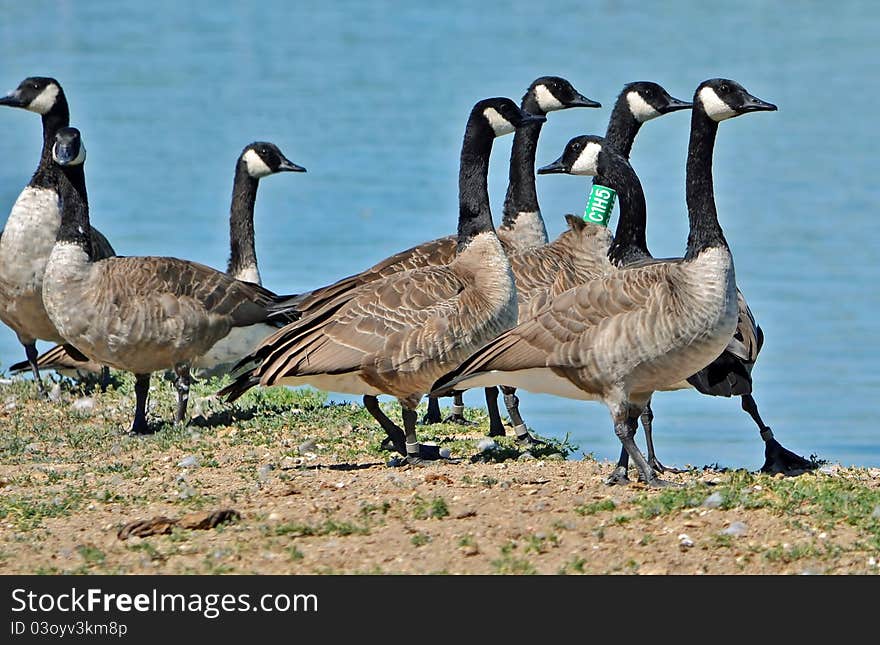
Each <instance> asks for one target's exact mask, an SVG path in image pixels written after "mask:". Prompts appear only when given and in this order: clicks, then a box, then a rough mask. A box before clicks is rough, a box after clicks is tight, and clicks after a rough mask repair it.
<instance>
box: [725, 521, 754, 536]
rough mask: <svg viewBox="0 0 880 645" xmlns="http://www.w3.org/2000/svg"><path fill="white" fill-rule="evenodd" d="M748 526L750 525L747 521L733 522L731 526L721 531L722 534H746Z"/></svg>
mask: <svg viewBox="0 0 880 645" xmlns="http://www.w3.org/2000/svg"><path fill="white" fill-rule="evenodd" d="M748 528H749V527H748V526H746V524H745V522H731V523H730V526H728V527H727V528H726V529H724V530H723V531H721V535H733V536H740V535H743V534H745V532H746V531H747V530H748Z"/></svg>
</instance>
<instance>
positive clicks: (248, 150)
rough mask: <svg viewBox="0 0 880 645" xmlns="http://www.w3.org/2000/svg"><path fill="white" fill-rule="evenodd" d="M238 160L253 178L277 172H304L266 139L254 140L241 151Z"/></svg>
mask: <svg viewBox="0 0 880 645" xmlns="http://www.w3.org/2000/svg"><path fill="white" fill-rule="evenodd" d="M238 162H239V163H240V164H243V165H244V168H245V170H246V171H247V173H248V174H249V175H250V176H251V177H253V178H254V179H260V178H261V177H267V176H268V175H273V174H275V173H277V172H305V171H306V169H305V168H303V167H302V166H298V165H297V164H295V163H293V162H292V161H291V160H290V159H288V158H287V157H285V156H284V154H283V153H282V152H281V150H279V148H278V146H276V145H275V144H274V143H269V142H268V141H255V142H254V143H251V144H249V145H247V146H245V148H244V150H242V151H241V155H240V156H239V158H238Z"/></svg>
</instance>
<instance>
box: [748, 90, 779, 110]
mask: <svg viewBox="0 0 880 645" xmlns="http://www.w3.org/2000/svg"><path fill="white" fill-rule="evenodd" d="M778 109H779V108H777V107H776V106H775V105H773V104H772V103H768V102H767V101H762V100H761V99H759V98H758V97H757V96H752V95H751V94H749V93H746V97H745V100H744V101H743V104H742V105H741V106H740V108H739V110H738V111H739V112H775V111H776V110H778Z"/></svg>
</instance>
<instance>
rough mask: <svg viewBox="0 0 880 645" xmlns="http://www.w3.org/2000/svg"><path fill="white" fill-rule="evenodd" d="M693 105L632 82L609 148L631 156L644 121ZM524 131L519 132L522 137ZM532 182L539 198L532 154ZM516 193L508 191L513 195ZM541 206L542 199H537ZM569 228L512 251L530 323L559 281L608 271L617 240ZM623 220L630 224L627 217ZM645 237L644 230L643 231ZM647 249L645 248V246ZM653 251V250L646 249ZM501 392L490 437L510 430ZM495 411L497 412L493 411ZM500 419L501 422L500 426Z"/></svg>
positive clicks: (611, 125)
mask: <svg viewBox="0 0 880 645" xmlns="http://www.w3.org/2000/svg"><path fill="white" fill-rule="evenodd" d="M690 107H691V104H690V103H688V102H686V101H681V100H679V99H676V98H673V97H672V96H670V95H669V93H668V92H667V91H666V90H665V89H663V88H662V87H661V86H660V85H658V84H657V83H653V82H650V81H638V82H634V83H628V84H627V85H626V86H624V88H623V91H621V93H620V94H619V95H618V97H617V101H616V102H615V104H614V108H613V109H612V111H611V118H610V119H609V122H608V129H607V134H606V136H605V139H606V142H607V143H608V145H611V146H613V147H614V149H615V150H617V151H618V152H619V153H620V154H621V155H623V156H624V157H626V158H629V153H630V151H631V150H632V145H633V142H634V141H635V138H636V135H637V134H638V133H639V129H640V128H641V127H642V124H643V123H646V122H647V121H650V120H651V119H655V118H657V117H658V116H661V115H664V114H669V113H671V112H675V111H678V110H684V109H688V108H690ZM518 134H519V133H517V135H518ZM529 161H530V166H529V168H530V169H531V171H530V173H529V178H528V181H520V182H518V183H517V185H519V186H530V188H531V193H532V195H534V194H535V174H534V162H535V158H534V153H533V154H532V156H531V159H530V160H529ZM514 165H515V164H514V163H513V160H511V186H513V185H514V183H513V176H512V173H513V169H514ZM509 194H510V191H508V195H509ZM534 203H535V204H536V205H537V198H536V197H535V198H534ZM566 219H567V220H568V222H569V228H568V230H566V231H563V233H562V234H561V235H560V236H559V237H557V238H556V239H555V240H554V241H553V242H550V243H549V244H543V245H532V246H526V245H521V246H520V247H519V248H515V249H513V250H511V251H509V253H508V256H509V258H510V265H511V268H512V269H513V275H514V278H515V280H516V291H517V297H518V301H519V319H520V320H525V319H526V317H527V316H528V315H529V312H530V311H532V310H535V309H536V308H538V305H536V304H533V301H535V300H538V301H542V300H544V299H545V298H546V293H547V291H548V289H549V288H550V287H551V285H552V284H553V282H554V280H557V278H556V276H557V275H558V276H560V277H559V278H558V280H563V281H565V282H566V283H569V286H567V287H566V289H568V288H570V287H572V286H575V285H577V284H581V283H583V282H586V281H587V280H591V279H593V278H595V277H597V276H598V275H600V274H601V273H603V272H604V271H605V270H607V267H608V258H607V252H608V246H609V244H610V243H611V236H610V233H609V232H608V230H607V228H605V227H604V226H600V225H598V224H593V223H589V224H585V223H584V221H583V220H581V219H579V218H574V217H571V218H566ZM621 221H624V220H623V218H621ZM642 237H643V238H644V229H642ZM642 246H643V247H644V246H645V245H644V244H643V245H642ZM645 253H647V249H646V250H645ZM501 390H502V392H503V393H504V404H505V406H506V407H507V413H508V415H509V416H510V420H511V423H512V424H513V428H514V432H515V433H516V436H517V439H518V440H519V442H520V443H525V444H532V445H534V444H536V443H542V442H541V441H540V440H538V439H536V438H535V437H533V436H532V434H531V433H530V432H529V430H528V427H527V426H526V424H525V421H523V418H522V415H521V414H520V411H519V397H517V396H516V388H513V387H508V386H505V385H502V386H501ZM497 394H498V391H497V389H495V388H487V389H486V401H487V402H488V404H489V410H490V414H489V436H501V435H503V434H504V427H503V426H502V425H501V421H500V416H499V415H498V413H497V405H498V404H497V401H496V398H497ZM493 406H494V407H495V410H496V412H495V414H494V415H493V414H492V413H491V410H492V408H493ZM496 419H497V424H496V423H494V422H495V420H496Z"/></svg>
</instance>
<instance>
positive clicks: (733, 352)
mask: <svg viewBox="0 0 880 645" xmlns="http://www.w3.org/2000/svg"><path fill="white" fill-rule="evenodd" d="M639 86H641V87H642V88H643V89H642V91H641V96H639V95H635V96H634V95H633V94H632V93H631V92H632V90H633V89H634V88H635V87H639ZM645 90H648V91H650V90H651V86H650V85H648V86H647V87H645V84H644V83H638V84H630V85H628V86H627V87H625V88H624V91H623V92H622V93H621V95H620V97H619V98H618V101H617V104H616V105H615V111H617V110H619V109H621V108H622V106H623V103H624V101H623V99H626V102H627V103H628V104H629V105H630V106H636V110H635V112H637V113H638V112H640V113H641V114H644V115H651V114H655V115H656V114H657V112H655V111H654V110H655V109H656V106H651V105H650V104H648V103H647V102H646V101H645V100H644V98H645V94H646V91H645ZM661 92H665V90H663V89H662V88H660V87H659V86H657V87H656V88H653V92H652V94H653V95H654V96H658V95H660V93H661ZM687 105H689V104H687ZM617 123H623V124H626V121H625V120H619V121H617ZM632 123H633V121H630V122H629V127H630V129H631V127H632ZM614 125H615V119H614V118H612V123H610V124H609V127H608V133H607V134H606V142H607V143H609V144H611V145H613V146H614V148H615V149H616V150H617V151H618V152H620V153H621V154H622V155H624V156H628V155H629V152H630V149H631V144H632V136H629V135H630V134H631V135H633V136H634V132H629V133H627V130H626V129H625V128H619V127H617V128H616V127H614ZM577 141H579V138H575V139H573V140H572V141H571V142H570V143H569V146H568V147H567V149H566V150H567V153H568V154H563V156H562V158H561V159H562V164H561V165H559V166H557V167H556V168H554V169H553V170H554V171H555V172H565V173H567V174H573V175H578V174H582V173H579V172H577V171H576V170H575V169H574V168H573V166H572V163H573V162H574V161H575V158H574V156H573V155H572V154H571V153H570V152H569V150H570V148H571V146H572V144H573V143H574V142H577ZM566 161H567V162H568V163H566ZM545 172H546V171H545ZM688 181H690V179H688ZM593 183H594V184H601V185H606V186H607V185H610V184H609V180H608V179H607V178H604V177H602V176H595V177H594V178H593ZM624 199H625V196H624ZM639 213H641V211H639V209H637V208H624V205H623V203H622V204H621V215H620V219H619V222H618V228H617V233H616V235H615V238H614V241H613V243H612V244H611V246H610V248H609V249H608V253H607V255H608V261H609V262H610V263H611V264H612V265H613V266H614V267H622V266H631V265H635V264H638V263H646V262H651V261H653V258H652V256H651V254H650V252H649V251H648V247H647V241H646V237H645V225H646V221H645V218H644V216H643V215H641V214H639ZM578 225H579V226H582V227H583V226H586V229H587V231H589V230H590V228H591V227H592V228H598V225H596V224H586V225H583V224H580V223H578ZM511 262H512V264H513V266H514V273H516V264H515V262H514V259H513V258H511ZM607 270H608V266H607V265H603V264H601V263H600V264H597V265H596V266H593V265H590V264H589V263H587V262H584V263H582V267H581V269H580V270H574V271H571V270H568V271H560V272H558V273H557V275H556V280H555V282H554V284H553V285H552V287H551V288H550V289H549V291H547V292H546V293H544V294H540V295H538V296H533V298H532V302H531V303H530V305H531V310H532V311H533V312H534V311H536V310H537V309H539V308H540V306H541V305H542V303H543V302H544V301H546V299H548V298H550V299H552V298H553V297H555V296H557V295H559V294H560V293H562V292H563V291H566V290H568V289H570V288H572V287H575V286H577V285H578V284H581V283H583V282H585V281H586V280H588V279H592V278H594V277H597V276H599V275H601V274H602V273H603V272H605V271H607ZM591 271H592V274H591V273H590V272H591ZM517 286H518V287H520V284H519V283H517ZM524 291H525V290H524V289H522V288H520V289H519V294H520V302H521V303H522V302H523V300H524V298H523V293H524ZM737 304H738V309H739V316H738V320H737V328H736V332H735V333H734V335H733V338H731V340H730V343H729V344H728V346H727V347H726V348H725V350H724V351H723V352H722V353H721V355H720V356H719V357H717V358H716V359H715V360H714V361H712V362H711V363H710V364H709V365H707V366H706V367H704V368H703V369H701V370H700V371H699V372H697V373H696V374H693V375H692V376H690V377H688V379H687V380H686V381H683V382H681V383H678V384H676V386H675V387H667V388H664V390H669V389H687V388H694V389H696V390H697V391H698V392H700V393H701V394H706V395H709V396H725V397H730V396H740V397H741V401H742V408H743V410H745V411H746V412H747V413H748V414H749V415H750V416H751V417H752V419H753V420H754V422H755V423H756V424H757V426H758V430H759V432H760V436H761V438H762V440H763V441H764V464H763V466H762V467H761V470H762V471H764V472H771V473H776V472H781V473H790V472H801V471H803V470H807V469H811V468H813V467H814V465H813V464H812V463H811V462H810V461H808V460H806V459H804V458H803V457H801V456H799V455H797V454H795V453H793V452H791V451H790V450H788V449H786V448H785V447H783V446H782V445H781V444H780V443H779V441H777V440H776V439H775V438H774V436H773V431H772V430H771V429H770V428H769V427H768V426H767V425H765V424H764V422H763V420H762V419H761V416H760V414H759V412H758V407H757V404H756V403H755V400H754V397H753V396H752V378H751V372H752V368H753V366H754V364H755V361H756V360H757V357H758V352H760V350H761V346H762V344H763V339H764V334H763V332H762V331H761V328H760V327H759V326H758V325H757V323H756V322H755V317H754V315H753V314H752V312H751V310H750V309H749V306H748V303H747V302H746V299H745V296H744V295H743V294H742V292H741V291H740V290H739V289H737ZM653 419H654V413H653V410H652V409H651V403H650V401H649V402H648V404H647V405H646V406H645V410H644V412H643V413H642V415H641V421H642V425H643V427H644V429H645V440H646V442H647V447H648V455H647V458H648V462H649V463H650V464H651V466H652V467H653V468H654V469H655V470H657V471H658V472H664V471H670V472H680V471H678V470H677V469H673V468H667V467H666V466H664V465H663V464H662V463H661V462H660V461H659V459H657V457H656V452H655V449H654V441H653V432H652V430H653V427H652V426H653ZM627 463H628V456H627V453H626V451H625V450H621V455H620V461H619V462H618V465H619V468H621V469H625V468H626V464H627Z"/></svg>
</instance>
